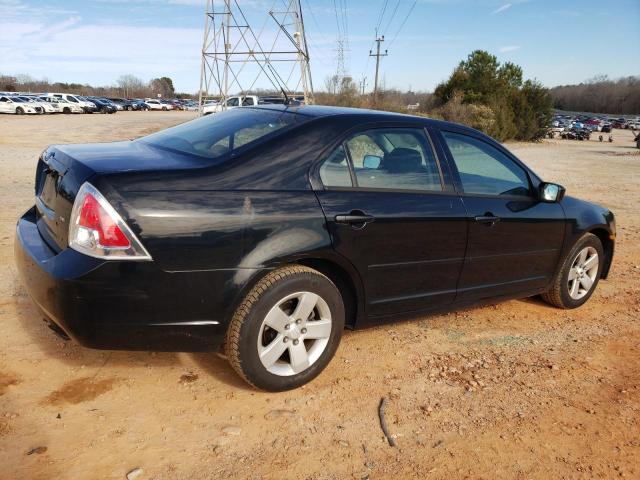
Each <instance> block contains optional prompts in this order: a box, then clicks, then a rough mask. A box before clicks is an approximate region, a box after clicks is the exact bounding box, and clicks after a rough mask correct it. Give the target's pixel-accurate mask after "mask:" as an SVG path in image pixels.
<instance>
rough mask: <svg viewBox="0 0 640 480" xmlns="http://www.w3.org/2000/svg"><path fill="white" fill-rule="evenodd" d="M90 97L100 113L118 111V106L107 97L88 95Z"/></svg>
mask: <svg viewBox="0 0 640 480" xmlns="http://www.w3.org/2000/svg"><path fill="white" fill-rule="evenodd" d="M88 99H89V101H90V102H93V103H94V104H95V106H96V108H97V111H98V112H100V113H116V112H117V111H118V107H116V105H115V104H114V103H113V102H111V101H110V100H107V99H106V98H100V97H88Z"/></svg>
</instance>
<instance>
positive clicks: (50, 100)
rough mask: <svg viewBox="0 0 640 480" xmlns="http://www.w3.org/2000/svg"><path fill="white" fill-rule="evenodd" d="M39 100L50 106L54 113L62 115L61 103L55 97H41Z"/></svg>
mask: <svg viewBox="0 0 640 480" xmlns="http://www.w3.org/2000/svg"><path fill="white" fill-rule="evenodd" d="M38 100H40V101H41V102H43V103H46V104H47V105H49V106H50V107H51V108H53V110H54V113H62V107H61V104H60V102H58V99H57V98H55V97H46V96H39V97H38Z"/></svg>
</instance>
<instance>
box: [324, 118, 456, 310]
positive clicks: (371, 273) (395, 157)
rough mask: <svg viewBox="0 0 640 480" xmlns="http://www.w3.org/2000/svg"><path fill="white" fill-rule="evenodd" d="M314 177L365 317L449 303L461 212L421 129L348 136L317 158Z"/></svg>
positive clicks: (336, 246)
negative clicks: (359, 286)
mask: <svg viewBox="0 0 640 480" xmlns="http://www.w3.org/2000/svg"><path fill="white" fill-rule="evenodd" d="M318 177H319V179H320V182H321V184H322V189H321V190H318V191H317V196H318V199H319V201H320V204H321V206H322V208H323V210H324V213H325V216H326V219H327V224H328V228H329V231H330V233H331V237H332V241H333V246H334V249H335V250H336V251H337V252H338V253H340V254H342V255H343V256H344V257H346V258H347V259H348V260H349V261H351V262H352V264H353V265H354V266H355V267H356V269H357V271H358V272H359V274H360V276H361V279H362V282H363V285H364V289H365V296H366V298H365V303H366V308H367V314H368V316H369V317H376V316H386V315H391V314H398V313H405V312H413V311H419V310H427V309H433V308H437V307H441V306H443V305H447V304H450V303H452V302H453V300H454V298H455V292H456V284H457V281H458V277H459V275H460V271H461V267H462V264H463V261H464V251H465V246H466V235H467V226H466V211H465V209H464V206H463V204H462V201H461V199H460V198H459V197H458V196H457V195H456V194H455V192H454V191H453V187H452V186H451V185H447V183H445V182H444V181H443V176H442V174H441V171H440V165H439V161H438V159H437V157H436V155H435V153H434V149H433V145H432V143H431V141H430V139H429V137H428V135H427V133H426V131H425V130H424V129H423V128H391V127H389V128H373V129H368V130H366V131H361V132H358V133H353V134H351V135H349V136H347V137H346V138H345V139H344V141H343V142H342V143H340V145H338V146H337V147H336V148H335V149H334V150H333V151H332V152H331V154H329V155H327V156H326V157H325V158H324V159H323V161H322V163H321V166H320V167H319V170H318Z"/></svg>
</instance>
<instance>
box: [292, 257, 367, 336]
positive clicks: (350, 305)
mask: <svg viewBox="0 0 640 480" xmlns="http://www.w3.org/2000/svg"><path fill="white" fill-rule="evenodd" d="M294 263H297V264H300V265H304V266H305V267H309V268H313V269H314V270H317V271H319V272H320V273H322V274H323V275H325V276H326V277H327V278H329V279H330V280H331V281H332V282H333V283H334V284H335V285H336V287H338V290H339V291H340V294H341V295H342V301H343V303H344V310H345V312H344V314H345V326H346V327H347V328H350V329H353V328H354V327H355V325H356V323H357V321H358V318H359V316H360V315H361V314H362V306H361V305H360V302H359V300H360V299H361V296H360V295H358V289H357V287H356V284H355V282H354V279H353V278H352V276H351V275H350V274H349V273H348V272H347V270H345V269H344V268H343V267H341V266H340V265H339V264H338V263H336V262H334V261H331V260H328V259H326V258H303V259H300V260H298V261H296V262H294Z"/></svg>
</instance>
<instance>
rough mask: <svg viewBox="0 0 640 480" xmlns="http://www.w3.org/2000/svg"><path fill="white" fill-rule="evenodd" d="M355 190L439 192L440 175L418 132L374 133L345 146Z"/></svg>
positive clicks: (352, 139) (403, 130)
mask: <svg viewBox="0 0 640 480" xmlns="http://www.w3.org/2000/svg"><path fill="white" fill-rule="evenodd" d="M345 147H346V149H347V151H348V154H349V156H350V158H351V162H352V165H353V171H354V173H355V177H356V181H357V186H358V187H360V188H381V189H393V190H428V191H442V183H441V179H440V172H439V170H438V166H437V161H436V158H435V155H434V153H433V150H432V149H431V146H430V144H429V141H428V139H427V137H426V135H425V133H424V131H423V130H421V129H379V130H378V129H376V130H369V131H367V132H364V133H359V134H357V135H355V136H353V137H351V138H350V139H349V140H347V141H346V142H345Z"/></svg>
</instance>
